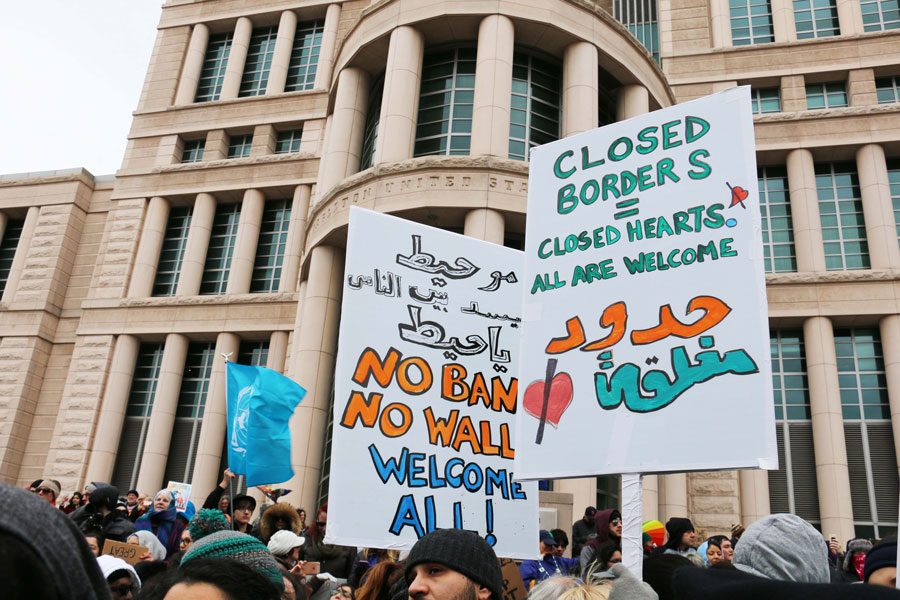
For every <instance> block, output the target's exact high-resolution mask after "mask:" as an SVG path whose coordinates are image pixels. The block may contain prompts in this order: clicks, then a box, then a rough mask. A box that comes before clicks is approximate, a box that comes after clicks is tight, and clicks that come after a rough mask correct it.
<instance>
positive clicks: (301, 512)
mask: <svg viewBox="0 0 900 600" xmlns="http://www.w3.org/2000/svg"><path fill="white" fill-rule="evenodd" d="M297 516H298V517H300V535H302V536H304V537H306V532H307V529H308V527H307V526H306V511H305V510H303V509H302V508H298V509H297Z"/></svg>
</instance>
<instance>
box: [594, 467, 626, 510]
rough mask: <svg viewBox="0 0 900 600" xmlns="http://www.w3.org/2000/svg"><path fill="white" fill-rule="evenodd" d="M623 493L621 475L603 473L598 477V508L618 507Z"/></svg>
mask: <svg viewBox="0 0 900 600" xmlns="http://www.w3.org/2000/svg"><path fill="white" fill-rule="evenodd" d="M621 493H622V476H621V475H601V476H600V477H598V478H597V510H605V509H607V508H615V509H618V508H619V506H620V504H619V496H620V495H621Z"/></svg>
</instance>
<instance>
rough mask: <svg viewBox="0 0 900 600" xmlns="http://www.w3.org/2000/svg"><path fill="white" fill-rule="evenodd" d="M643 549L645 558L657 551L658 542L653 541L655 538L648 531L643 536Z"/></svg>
mask: <svg viewBox="0 0 900 600" xmlns="http://www.w3.org/2000/svg"><path fill="white" fill-rule="evenodd" d="M641 548H643V550H644V558H647V557H648V556H650V555H652V554H653V553H654V552H655V551H656V542H654V541H653V536H651V535H650V534H649V533H647V532H646V531H645V532H643V533H642V534H641Z"/></svg>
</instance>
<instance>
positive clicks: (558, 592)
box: [528, 575, 581, 600]
mask: <svg viewBox="0 0 900 600" xmlns="http://www.w3.org/2000/svg"><path fill="white" fill-rule="evenodd" d="M579 585H581V580H580V579H578V578H577V577H572V576H571V575H554V576H553V577H548V578H547V579H545V580H543V581H540V582H538V583H537V585H535V586H534V587H533V588H531V590H529V592H528V600H557V598H559V597H560V596H562V595H563V594H565V593H566V592H568V591H569V590H571V589H572V588H575V587H578V586H579Z"/></svg>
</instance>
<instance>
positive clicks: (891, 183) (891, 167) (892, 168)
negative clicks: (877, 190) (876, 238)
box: [887, 159, 900, 243]
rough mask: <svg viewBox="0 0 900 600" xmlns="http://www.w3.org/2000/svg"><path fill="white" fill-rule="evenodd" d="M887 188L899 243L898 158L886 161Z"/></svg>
mask: <svg viewBox="0 0 900 600" xmlns="http://www.w3.org/2000/svg"><path fill="white" fill-rule="evenodd" d="M887 168H888V189H889V190H890V193H891V204H892V205H893V208H894V226H895V227H896V228H897V242H898V243H900V160H898V159H891V160H889V161H888V163H887Z"/></svg>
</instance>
